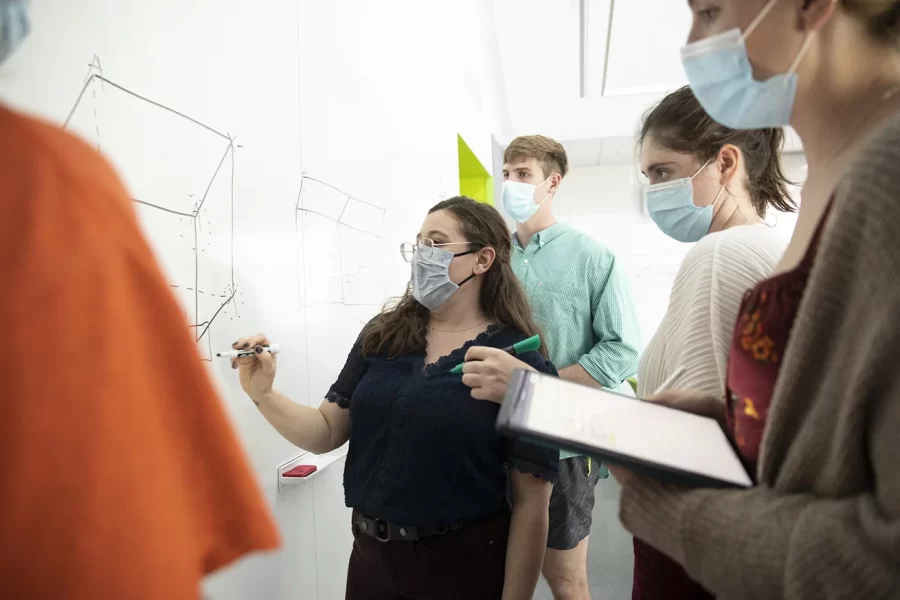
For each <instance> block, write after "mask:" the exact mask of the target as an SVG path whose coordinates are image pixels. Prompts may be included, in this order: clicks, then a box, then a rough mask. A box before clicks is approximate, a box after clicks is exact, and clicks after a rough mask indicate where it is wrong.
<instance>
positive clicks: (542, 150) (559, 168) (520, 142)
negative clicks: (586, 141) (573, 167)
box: [503, 135, 569, 178]
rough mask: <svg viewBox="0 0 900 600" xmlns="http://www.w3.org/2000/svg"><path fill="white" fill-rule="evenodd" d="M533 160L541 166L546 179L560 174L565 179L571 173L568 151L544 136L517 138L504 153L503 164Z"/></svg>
mask: <svg viewBox="0 0 900 600" xmlns="http://www.w3.org/2000/svg"><path fill="white" fill-rule="evenodd" d="M529 158H533V159H535V160H537V162H538V164H539V165H541V170H542V171H543V172H544V177H545V178H547V177H550V175H552V174H553V173H559V175H560V177H565V176H566V173H568V172H569V158H568V157H567V156H566V149H565V148H563V146H562V144H560V143H559V142H557V141H556V140H551V139H550V138H548V137H544V136H542V135H523V136H520V137H517V138H516V139H514V140H513V141H512V142H510V143H509V146H507V147H506V150H504V151H503V162H504V163H510V162H512V161H514V160H522V159H529Z"/></svg>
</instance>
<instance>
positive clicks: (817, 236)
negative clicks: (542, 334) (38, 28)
mask: <svg viewBox="0 0 900 600" xmlns="http://www.w3.org/2000/svg"><path fill="white" fill-rule="evenodd" d="M689 5H690V6H691V9H692V11H693V13H694V25H693V28H692V30H691V34H690V39H689V42H697V41H701V40H703V43H702V44H700V45H689V46H688V47H687V48H686V49H685V50H684V51H683V57H684V62H685V69H686V71H687V73H688V78H689V81H690V82H691V87H692V89H693V91H694V93H695V95H696V96H697V97H698V99H699V100H700V102H701V103H702V104H703V106H704V108H705V109H706V111H707V112H708V113H709V114H710V115H711V116H712V117H713V118H715V119H716V120H717V121H719V122H720V123H722V124H723V125H726V126H728V127H732V128H736V129H741V128H744V129H751V128H759V127H774V126H780V125H787V124H790V125H792V126H793V127H794V128H795V129H796V131H797V132H798V133H799V134H800V137H801V138H802V140H803V145H804V149H805V151H806V155H807V159H808V162H809V175H808V180H807V182H806V185H805V186H804V188H803V194H802V202H801V208H800V215H799V219H798V222H797V227H796V229H795V231H794V235H793V237H792V238H791V242H790V244H789V246H788V249H787V251H786V253H785V255H784V258H783V259H782V261H781V263H780V264H779V265H778V268H777V270H776V275H775V276H774V277H772V278H771V279H769V280H766V281H763V282H761V283H760V284H759V285H758V286H756V287H754V288H753V289H752V290H750V291H749V292H748V294H747V296H746V298H745V301H744V303H743V305H742V306H741V311H740V316H739V320H738V324H737V325H736V328H735V334H734V337H733V343H732V347H731V356H730V360H729V369H728V376H727V382H726V386H727V388H728V390H727V392H728V393H727V394H726V401H725V402H724V403H723V402H722V400H721V399H720V398H704V397H701V396H697V395H696V394H695V393H691V392H690V391H682V392H678V393H674V392H673V393H668V394H666V395H665V396H664V397H660V398H657V400H658V401H660V402H664V403H667V404H670V405H673V406H676V407H678V408H681V409H683V410H690V411H692V412H698V413H702V414H707V415H710V416H715V417H717V418H719V419H720V420H721V421H722V423H723V425H724V426H725V427H727V429H728V431H729V432H730V433H731V434H732V435H733V436H734V439H735V442H736V443H737V445H738V447H739V448H740V449H741V452H742V454H743V455H744V458H745V459H746V460H747V461H748V462H749V463H751V464H754V465H755V467H756V468H755V471H754V472H755V475H756V479H757V482H758V485H756V486H755V487H753V488H752V489H749V490H731V491H726V490H712V489H709V490H705V489H688V488H682V487H677V486H672V485H666V484H662V483H659V482H657V481H654V480H652V479H648V478H646V477H642V476H638V475H635V474H633V473H631V472H629V471H627V470H624V469H621V468H611V470H612V471H613V473H614V475H615V476H616V477H617V478H618V479H619V481H620V482H621V483H622V484H623V492H622V498H621V506H620V516H621V519H622V522H623V524H624V525H625V527H626V528H627V529H628V530H629V531H631V532H632V533H633V534H634V535H635V536H637V537H639V538H641V539H643V540H645V541H646V542H648V543H650V544H651V545H653V546H655V547H656V548H658V549H659V550H661V551H663V552H665V553H666V554H668V555H669V556H670V557H672V558H674V559H675V560H676V561H678V562H679V563H681V564H682V565H684V567H685V569H686V571H687V572H688V574H689V575H690V576H691V577H693V578H694V579H696V580H697V581H699V582H700V583H701V584H703V585H704V586H705V587H706V588H707V589H709V590H711V591H712V592H714V593H715V594H716V595H717V596H718V597H719V598H724V599H735V598H737V599H740V598H748V599H749V598H754V599H755V598H760V599H764V600H775V599H778V598H791V599H800V600H806V599H809V600H813V599H815V600H823V599H835V598H864V599H866V600H872V599H876V598H900V468H898V456H900V368H898V367H900V362H898V360H900V358H898V357H900V316H898V315H900V93H898V92H900V69H898V67H897V64H898V59H900V54H898V44H897V42H898V39H900V0H768V1H766V0H690V1H689ZM735 29H737V30H735ZM745 40H746V44H745ZM745 47H746V50H745ZM745 52H746V54H745ZM751 69H752V73H751V72H750V71H751ZM788 335H789V336H790V338H789V339H790V343H789V344H788ZM501 354H502V356H501ZM466 360H467V361H472V363H471V364H467V367H466V373H467V374H466V376H465V378H464V381H465V382H466V383H467V384H468V385H470V386H471V387H472V388H473V390H472V395H473V396H474V397H476V398H483V399H489V400H494V401H500V400H502V393H503V391H504V390H505V387H506V385H505V382H506V377H507V375H508V373H509V372H510V370H511V368H512V367H513V366H516V365H515V364H514V363H515V359H514V358H512V357H510V356H509V355H506V354H503V353H502V352H500V351H497V352H487V351H484V350H482V349H479V350H478V351H477V352H476V351H472V352H470V356H467V357H466Z"/></svg>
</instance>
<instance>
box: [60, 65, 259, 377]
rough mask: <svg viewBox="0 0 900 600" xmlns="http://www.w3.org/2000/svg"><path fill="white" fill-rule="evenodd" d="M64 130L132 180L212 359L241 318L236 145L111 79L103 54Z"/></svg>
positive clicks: (141, 211)
mask: <svg viewBox="0 0 900 600" xmlns="http://www.w3.org/2000/svg"><path fill="white" fill-rule="evenodd" d="M63 128H64V129H69V130H71V131H74V132H76V133H78V134H80V135H81V136H82V137H83V138H85V140H86V141H88V142H89V143H92V145H93V146H95V147H96V148H97V150H98V151H101V152H103V154H104V155H105V156H106V158H107V159H109V160H110V162H112V163H113V165H114V166H115V167H116V170H117V171H118V174H119V175H120V177H121V178H122V179H123V180H124V181H125V182H126V185H127V187H128V189H129V191H130V192H131V194H132V195H131V199H132V201H133V202H134V204H135V210H136V212H137V213H138V216H139V221H140V223H141V226H142V228H143V230H144V232H145V233H146V235H147V237H148V239H149V241H150V243H151V246H152V247H153V250H154V251H155V254H156V258H157V259H158V261H159V262H160V264H161V265H162V267H163V271H164V272H165V274H166V277H167V279H168V280H169V282H170V286H169V287H170V289H172V291H173V293H175V295H176V296H177V297H178V299H179V301H180V303H181V305H182V308H183V309H184V312H185V318H186V322H187V324H188V327H189V328H190V330H191V331H192V332H193V337H194V340H195V341H196V342H197V344H198V349H199V350H200V353H201V356H202V358H203V359H204V360H206V361H211V360H212V356H213V353H212V343H213V342H212V336H213V331H212V328H213V325H214V323H215V322H216V321H217V320H218V319H222V318H224V317H226V316H227V317H228V318H229V319H235V318H240V315H239V314H238V308H237V307H238V304H239V303H240V300H239V299H240V297H241V295H242V293H241V292H240V291H239V289H238V286H237V285H236V283H235V278H234V171H235V154H236V148H240V147H241V146H239V145H237V144H235V139H236V138H235V137H234V136H232V135H231V134H230V133H223V132H221V131H218V130H217V129H215V128H213V127H211V126H209V125H207V124H205V123H203V122H201V121H199V120H197V119H195V118H193V117H190V116H188V115H186V114H185V113H182V112H179V111H177V110H175V109H173V108H170V107H169V106H166V105H165V104H164V103H162V102H159V101H156V100H152V99H150V98H148V97H147V96H145V95H142V94H140V93H137V92H135V91H133V90H131V89H129V88H127V87H126V86H124V85H121V84H119V83H117V82H115V81H113V80H111V79H109V78H108V77H106V76H105V75H104V73H103V66H102V64H101V62H100V59H99V58H98V57H97V56H96V55H95V56H94V58H93V60H92V61H91V62H90V64H89V65H88V72H87V75H86V76H85V80H84V85H83V87H82V88H81V91H80V93H79V94H78V97H77V98H76V100H75V103H74V105H73V106H72V109H71V111H69V115H68V116H67V118H66V120H65V122H64V124H63ZM101 135H102V137H101ZM201 342H202V344H201Z"/></svg>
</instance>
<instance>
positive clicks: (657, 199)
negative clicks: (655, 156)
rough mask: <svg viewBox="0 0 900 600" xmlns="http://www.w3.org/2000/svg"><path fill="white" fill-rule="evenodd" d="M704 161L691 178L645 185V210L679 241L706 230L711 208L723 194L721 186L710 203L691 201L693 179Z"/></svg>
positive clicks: (685, 240)
mask: <svg viewBox="0 0 900 600" xmlns="http://www.w3.org/2000/svg"><path fill="white" fill-rule="evenodd" d="M710 162H711V161H707V162H706V164H704V165H703V166H702V167H700V168H699V169H698V170H697V172H696V173H694V174H693V175H692V176H691V177H684V178H682V179H676V180H675V181H666V182H664V183H657V184H654V185H648V186H647V187H646V188H644V194H645V198H646V202H647V212H649V213H650V218H651V219H653V222H654V223H656V226H657V227H659V228H660V230H662V232H663V233H665V234H666V235H667V236H669V237H671V238H674V239H676V240H678V241H679V242H696V241H697V240H699V239H700V238H702V237H703V236H704V235H706V234H707V233H708V232H709V227H710V226H711V225H712V219H713V207H714V206H715V205H716V202H718V201H719V196H721V195H722V190H724V189H725V187H724V186H723V187H722V189H720V190H719V193H718V194H717V195H716V199H715V200H714V201H713V203H712V204H710V205H709V206H704V207H703V208H700V207H699V206H696V205H695V204H694V178H695V177H696V176H697V175H698V174H699V173H700V171H702V170H703V169H705V168H706V167H707V165H709V163H710Z"/></svg>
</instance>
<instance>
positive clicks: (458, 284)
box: [453, 250, 478, 288]
mask: <svg viewBox="0 0 900 600" xmlns="http://www.w3.org/2000/svg"><path fill="white" fill-rule="evenodd" d="M473 252H478V250H468V251H466V252H460V253H459V254H454V255H453V258H456V257H457V256H465V255H467V254H472V253H473ZM474 277H475V273H472V274H471V275H469V276H468V277H466V278H465V279H463V280H462V281H460V282H459V283H457V284H456V287H457V288H461V287H462V284H464V283H465V282H467V281H469V280H470V279H472V278H474Z"/></svg>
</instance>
